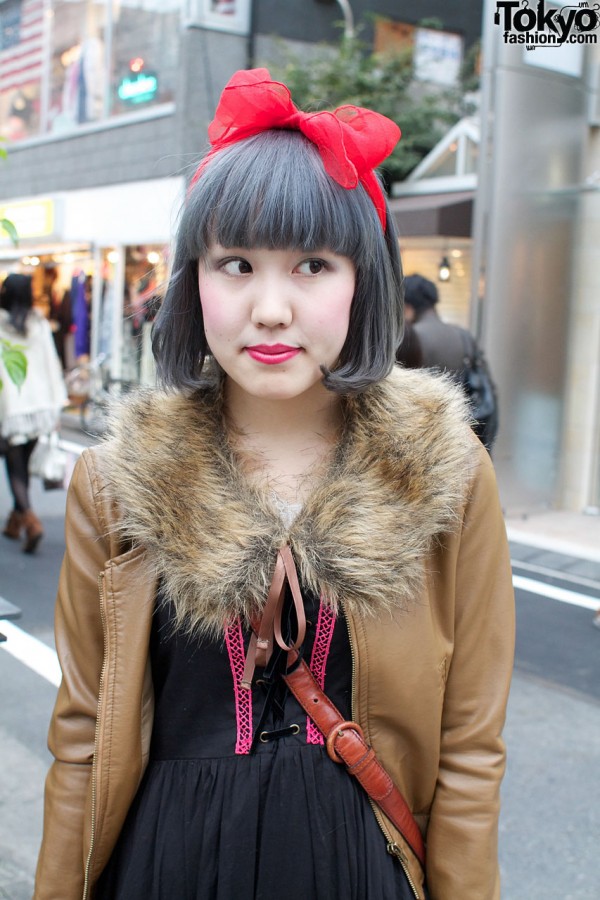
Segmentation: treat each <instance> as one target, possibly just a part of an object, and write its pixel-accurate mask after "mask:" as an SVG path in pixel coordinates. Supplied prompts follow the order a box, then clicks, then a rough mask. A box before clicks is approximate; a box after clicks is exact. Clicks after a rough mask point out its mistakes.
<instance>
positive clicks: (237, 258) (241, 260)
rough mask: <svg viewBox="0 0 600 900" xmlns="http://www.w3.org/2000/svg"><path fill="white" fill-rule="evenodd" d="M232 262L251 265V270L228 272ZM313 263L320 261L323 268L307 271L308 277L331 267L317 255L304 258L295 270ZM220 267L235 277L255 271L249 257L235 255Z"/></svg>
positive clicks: (225, 260)
mask: <svg viewBox="0 0 600 900" xmlns="http://www.w3.org/2000/svg"><path fill="white" fill-rule="evenodd" d="M231 263H242V264H245V265H247V266H248V267H249V269H250V271H249V272H239V271H238V272H228V271H227V266H228V265H230V264H231ZM311 263H318V265H319V266H320V267H321V268H320V269H319V271H318V272H310V273H306V275H307V277H311V276H314V275H320V273H321V272H323V271H326V270H327V269H328V268H329V266H328V264H327V262H326V261H325V260H324V259H320V258H319V257H317V256H312V257H309V258H308V259H303V260H302V262H300V263H298V265H297V266H295V268H294V271H296V270H297V269H299V268H300V266H305V265H310V264H311ZM219 269H221V270H222V271H223V272H225V274H226V275H231V276H232V277H234V278H235V277H237V276H240V275H250V274H251V273H252V271H253V270H252V266H251V264H250V263H249V262H248V260H247V259H244V258H243V257H242V256H233V257H231V258H230V259H224V260H223V261H222V262H220V263H219ZM299 274H304V273H299Z"/></svg>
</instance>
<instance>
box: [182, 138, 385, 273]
mask: <svg viewBox="0 0 600 900" xmlns="http://www.w3.org/2000/svg"><path fill="white" fill-rule="evenodd" d="M181 225H182V228H183V231H184V234H185V237H186V240H187V247H188V253H189V254H190V257H191V258H196V259H201V258H202V257H203V256H204V255H205V254H206V251H207V248H208V246H209V245H210V243H211V242H217V243H219V244H221V245H222V246H223V247H246V248H248V249H251V248H259V247H260V248H265V249H268V250H285V249H289V248H294V249H299V250H302V251H306V252H311V251H313V250H318V249H319V248H321V249H323V248H328V249H329V250H331V251H332V252H334V253H339V254H341V255H342V256H347V257H349V258H350V259H352V260H353V262H354V264H355V265H359V264H360V262H361V258H362V257H363V256H364V255H365V254H366V255H367V256H369V255H371V254H372V247H371V243H372V232H373V229H374V228H375V227H379V228H381V226H379V225H378V219H377V214H376V212H375V208H374V206H373V203H372V202H371V200H370V198H369V197H368V195H367V194H366V192H365V191H364V189H363V188H362V187H361V186H359V187H358V188H357V189H356V190H355V191H348V190H346V189H345V188H343V187H342V186H341V185H339V184H337V182H335V181H334V180H333V179H332V178H330V177H329V176H328V175H327V174H326V172H325V170H324V169H323V163H322V161H321V157H320V155H319V152H318V150H317V149H316V147H315V146H314V145H313V144H311V143H310V141H308V140H307V139H306V138H305V137H304V135H302V134H301V133H300V132H298V131H285V130H280V131H269V132H265V133H263V134H259V135H256V136H255V137H252V138H249V139H248V140H246V141H242V142H240V143H238V144H233V145H232V146H231V147H228V148H226V149H224V150H221V151H220V152H219V153H218V154H216V155H215V157H213V159H211V160H210V161H209V162H208V164H207V166H206V169H205V170H204V172H203V173H202V174H201V175H200V178H199V179H198V182H197V183H196V185H195V186H194V188H193V190H192V192H191V196H190V197H189V198H188V206H187V209H186V211H185V213H184V215H183V218H182V222H181Z"/></svg>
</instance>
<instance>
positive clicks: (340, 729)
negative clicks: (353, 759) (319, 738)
mask: <svg viewBox="0 0 600 900" xmlns="http://www.w3.org/2000/svg"><path fill="white" fill-rule="evenodd" d="M345 731H355V732H356V733H357V734H358V736H359V737H360V739H361V740H362V741H363V742H364V743H366V742H365V736H364V734H363V730H362V728H361V727H360V725H358V724H357V723H356V722H340V724H339V725H336V726H335V728H333V729H332V730H331V731H330V732H329V734H328V735H327V740H326V747H327V753H328V754H329V756H330V758H331V759H332V760H333V761H334V762H336V763H344V760H343V759H342V757H341V756H340V755H339V754H338V752H337V751H336V749H335V742H336V741H337V739H338V738H341V737H343V736H344V732H345Z"/></svg>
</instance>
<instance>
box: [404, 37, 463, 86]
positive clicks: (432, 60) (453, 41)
mask: <svg viewBox="0 0 600 900" xmlns="http://www.w3.org/2000/svg"><path fill="white" fill-rule="evenodd" d="M462 55H463V42H462V37H461V36H460V35H459V34H451V33H450V32H447V31H437V30H434V29H432V28H417V29H416V34H415V43H414V66H415V75H416V77H417V78H418V79H419V80H421V81H434V82H436V83H437V84H447V85H453V84H458V80H459V77H460V67H461V65H462Z"/></svg>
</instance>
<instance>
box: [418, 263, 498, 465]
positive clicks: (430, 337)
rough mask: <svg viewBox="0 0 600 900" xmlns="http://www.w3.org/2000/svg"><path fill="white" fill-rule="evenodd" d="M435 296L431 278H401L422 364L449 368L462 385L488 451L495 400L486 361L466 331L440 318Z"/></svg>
mask: <svg viewBox="0 0 600 900" xmlns="http://www.w3.org/2000/svg"><path fill="white" fill-rule="evenodd" d="M438 300H439V295H438V290H437V287H436V286H435V284H434V283H433V282H432V281H429V280H428V279H427V278H424V277H423V276H422V275H418V274H415V275H408V276H407V277H406V278H405V279H404V304H405V308H406V311H407V316H408V317H409V318H410V320H411V321H412V322H413V323H414V324H413V329H414V331H415V334H416V336H417V339H418V341H419V347H420V350H421V360H422V362H421V364H422V365H423V366H424V367H425V368H427V369H438V370H439V371H441V372H448V373H449V374H450V375H451V376H452V377H453V378H454V379H455V380H456V381H457V383H459V384H460V385H461V386H462V387H463V389H464V390H465V393H466V394H467V397H468V399H469V402H470V405H471V412H472V414H473V419H474V421H473V430H474V431H475V433H476V434H477V436H478V437H479V438H480V439H481V441H482V443H483V444H484V446H485V447H486V448H487V449H488V450H489V451H491V449H492V446H493V444H494V441H495V439H496V434H497V431H498V400H497V394H496V388H495V386H494V383H493V381H492V377H491V374H490V371H489V367H488V364H487V362H486V360H485V358H484V355H483V352H482V350H481V348H480V347H479V346H478V344H477V341H476V340H475V338H474V337H473V335H472V334H471V333H470V332H469V331H467V330H466V329H465V328H461V327H460V326H459V325H451V324H450V323H449V322H444V321H443V319H441V318H440V316H439V315H438V312H437V309H436V306H437V303H438Z"/></svg>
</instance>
